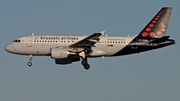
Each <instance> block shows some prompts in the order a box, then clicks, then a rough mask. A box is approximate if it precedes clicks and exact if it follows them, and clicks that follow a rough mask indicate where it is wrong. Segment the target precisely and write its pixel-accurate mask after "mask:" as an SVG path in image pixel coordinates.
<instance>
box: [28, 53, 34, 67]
mask: <svg viewBox="0 0 180 101" xmlns="http://www.w3.org/2000/svg"><path fill="white" fill-rule="evenodd" d="M32 57H33V56H32V55H29V61H30V62H28V63H27V65H28V66H29V67H30V66H32Z"/></svg>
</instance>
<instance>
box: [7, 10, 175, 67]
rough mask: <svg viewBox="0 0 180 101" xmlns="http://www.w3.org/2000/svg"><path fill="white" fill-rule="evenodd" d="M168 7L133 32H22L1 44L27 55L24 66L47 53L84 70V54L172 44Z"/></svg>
mask: <svg viewBox="0 0 180 101" xmlns="http://www.w3.org/2000/svg"><path fill="white" fill-rule="evenodd" d="M171 11H172V7H162V8H161V9H160V11H159V12H158V13H157V14H156V15H155V16H154V17H153V19H152V20H151V21H150V22H149V23H148V24H147V25H146V26H145V27H144V28H143V30H142V31H141V32H140V33H139V34H137V35H134V36H107V35H104V33H105V30H104V31H102V32H98V33H94V34H92V35H90V36H47V35H34V33H33V34H32V35H30V36H23V37H19V38H17V39H15V40H14V41H13V42H12V43H10V44H8V45H7V46H6V47H5V50H6V51H7V52H9V53H13V54H18V55H28V56H29V62H28V63H27V65H28V66H31V65H32V57H33V56H51V58H52V59H54V60H55V63H56V64H59V65H65V64H71V63H73V62H76V61H80V60H82V61H81V64H82V65H83V66H84V68H85V69H86V70H88V69H89V68H90V65H89V64H88V61H87V58H94V57H112V56H122V55H129V54H134V53H140V52H144V51H149V50H153V49H158V48H162V47H166V46H169V45H173V44H175V40H172V39H169V37H170V36H165V33H166V30H167V26H168V22H169V18H170V15H171Z"/></svg>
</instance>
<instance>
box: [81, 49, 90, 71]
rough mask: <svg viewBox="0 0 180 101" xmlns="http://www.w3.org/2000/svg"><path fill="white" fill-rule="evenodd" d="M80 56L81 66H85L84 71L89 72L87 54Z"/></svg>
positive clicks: (82, 53) (83, 53)
mask: <svg viewBox="0 0 180 101" xmlns="http://www.w3.org/2000/svg"><path fill="white" fill-rule="evenodd" d="M79 56H81V58H82V62H81V64H82V65H83V66H84V69H86V70H88V69H89V68H90V65H89V64H88V62H87V57H86V56H85V52H84V51H82V52H81V53H80V54H79Z"/></svg>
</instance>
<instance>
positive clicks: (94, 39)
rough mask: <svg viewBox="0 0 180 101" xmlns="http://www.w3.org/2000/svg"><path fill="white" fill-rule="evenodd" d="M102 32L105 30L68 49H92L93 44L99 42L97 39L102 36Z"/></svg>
mask: <svg viewBox="0 0 180 101" xmlns="http://www.w3.org/2000/svg"><path fill="white" fill-rule="evenodd" d="M104 32H105V30H104V31H102V32H100V33H94V34H92V35H90V36H88V37H86V38H84V39H82V40H80V41H78V42H76V43H74V44H72V45H70V46H69V47H72V48H87V47H88V48H91V47H94V44H95V43H97V42H98V41H99V37H100V36H101V35H103V34H104Z"/></svg>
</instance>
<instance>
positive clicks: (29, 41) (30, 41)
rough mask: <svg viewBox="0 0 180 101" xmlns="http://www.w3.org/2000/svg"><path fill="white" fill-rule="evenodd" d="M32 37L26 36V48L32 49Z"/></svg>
mask: <svg viewBox="0 0 180 101" xmlns="http://www.w3.org/2000/svg"><path fill="white" fill-rule="evenodd" d="M32 37H33V36H28V37H27V41H26V46H27V47H32Z"/></svg>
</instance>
